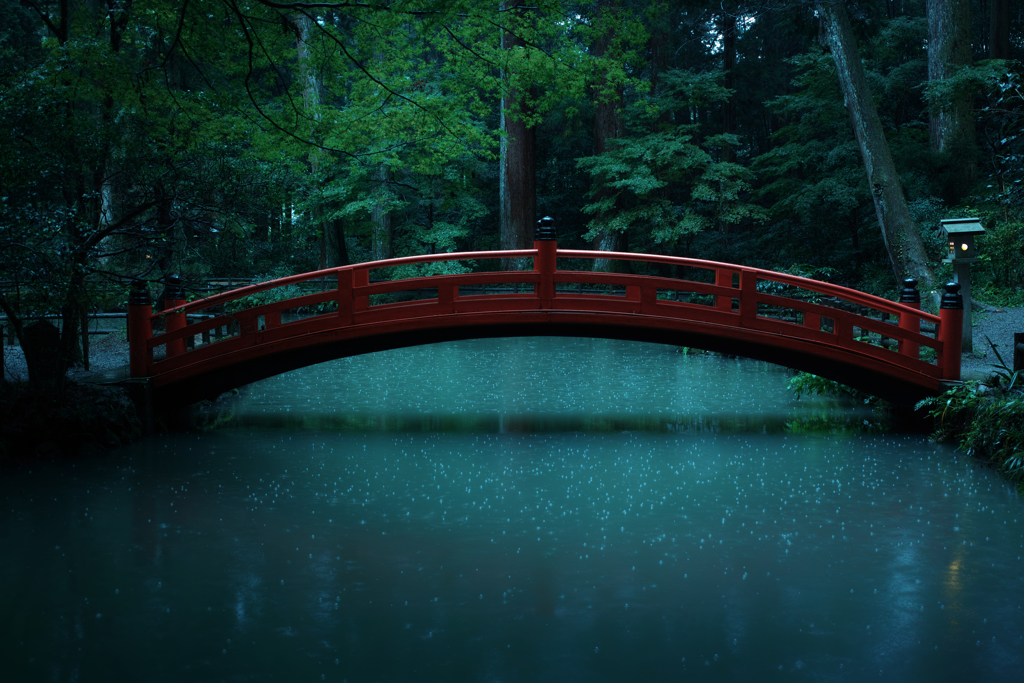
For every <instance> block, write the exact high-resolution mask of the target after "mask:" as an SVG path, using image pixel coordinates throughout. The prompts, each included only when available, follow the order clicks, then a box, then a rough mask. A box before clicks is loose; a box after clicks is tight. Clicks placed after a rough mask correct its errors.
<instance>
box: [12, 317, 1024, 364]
mask: <svg viewBox="0 0 1024 683" xmlns="http://www.w3.org/2000/svg"><path fill="white" fill-rule="evenodd" d="M973 323H974V351H973V352H972V353H965V354H964V355H963V366H962V370H961V377H963V379H983V378H984V377H986V376H987V375H989V374H991V372H992V365H993V363H996V362H997V360H996V357H995V354H994V353H992V349H991V348H990V347H989V345H988V342H987V341H986V340H985V337H986V335H987V336H988V337H989V338H990V339H991V340H992V342H993V343H995V344H996V345H997V348H998V349H999V353H1000V354H1001V355H1002V356H1003V360H1005V361H1006V364H1007V365H1010V366H1011V367H1012V366H1013V334H1014V333H1015V332H1024V308H1006V309H1002V308H1001V309H997V310H995V311H985V312H981V311H977V312H975V313H974V319H973ZM89 346H90V348H89V366H90V371H89V372H86V371H85V370H84V369H83V368H80V367H79V368H74V369H72V371H71V372H70V373H68V376H69V377H70V378H71V379H74V380H78V381H116V380H118V379H123V378H125V377H126V376H127V365H128V342H126V341H125V340H124V338H123V336H122V334H118V333H114V334H107V335H103V336H100V337H98V338H97V337H93V340H91V343H90V345H89ZM4 377H5V378H6V379H7V380H8V381H24V380H27V379H28V372H27V370H26V368H25V357H24V355H23V354H22V353H21V347H19V346H7V347H5V348H4Z"/></svg>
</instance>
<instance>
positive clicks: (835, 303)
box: [129, 239, 963, 381]
mask: <svg viewBox="0 0 1024 683" xmlns="http://www.w3.org/2000/svg"><path fill="white" fill-rule="evenodd" d="M496 259H530V260H532V263H533V269H532V270H522V271H479V270H478V271H477V272H467V271H472V270H473V269H474V268H476V267H478V266H479V265H480V263H481V262H484V261H491V262H492V263H496V261H495V260H496ZM559 259H561V260H562V261H563V264H564V263H566V261H567V260H569V259H571V260H574V261H577V263H578V260H583V261H589V260H594V259H608V260H619V261H631V262H634V263H637V264H640V265H639V267H640V268H641V269H647V270H650V271H656V270H658V269H661V270H665V271H670V270H671V269H672V268H671V267H675V268H676V269H677V270H678V269H682V270H683V271H685V272H686V273H688V274H693V275H696V274H697V273H703V274H704V276H703V278H702V279H680V278H675V277H667V276H664V275H635V274H627V273H604V272H592V271H589V270H559V269H558V267H557V266H558V262H559ZM429 264H447V265H446V267H447V268H448V269H449V270H455V271H463V272H450V273H442V274H435V275H420V276H416V277H407V278H402V279H384V280H380V281H371V280H372V279H371V273H373V272H374V271H384V270H387V269H391V270H394V269H396V268H408V267H410V266H419V267H431V266H430V265H429ZM434 267H436V266H434ZM666 267H667V268H666ZM323 278H330V281H331V282H336V286H335V287H332V288H330V289H326V290H324V291H315V292H312V293H303V292H301V291H299V290H298V287H297V285H299V284H300V283H303V282H308V281H311V280H322V279H323ZM175 286H176V284H175V283H171V287H170V289H169V291H168V294H167V296H166V299H168V306H169V308H168V309H167V310H164V311H161V312H157V313H153V312H152V310H151V308H150V304H149V300H148V294H147V293H146V292H145V290H144V289H143V288H141V287H137V288H136V289H134V290H133V294H132V298H131V303H130V306H129V335H130V342H131V374H132V376H133V377H154V376H160V375H163V374H166V373H174V372H176V371H178V370H180V369H181V368H184V367H186V366H189V365H192V364H194V363H201V362H205V361H209V360H211V359H215V358H217V357H218V356H226V355H228V354H230V353H232V352H235V351H238V350H242V349H246V348H249V347H252V346H257V345H260V344H269V343H275V342H280V341H281V340H284V339H288V338H290V337H298V336H301V335H307V334H311V333H315V332H318V331H323V330H329V329H341V328H349V327H357V326H363V325H373V324H380V323H387V322H389V321H401V320H409V319H413V318H432V317H433V318H437V317H439V316H453V315H454V316H458V315H459V314H495V315H496V316H500V315H501V314H503V313H508V312H517V311H519V312H522V311H562V312H580V313H587V312H589V313H604V314H621V315H623V316H641V317H643V318H644V319H646V320H647V321H650V320H655V322H654V323H653V324H657V320H664V321H666V323H669V322H671V321H695V322H699V323H700V324H702V325H708V326H713V327H716V328H720V329H725V328H728V329H730V330H737V329H739V330H747V331H749V332H752V333H753V332H757V333H763V334H768V335H774V336H773V339H777V340H779V343H780V344H782V345H785V344H786V343H794V344H795V343H797V342H801V343H807V342H810V343H813V344H817V345H821V346H824V347H831V348H835V349H847V350H855V351H856V352H858V353H860V354H863V355H866V356H870V357H874V358H877V359H880V360H884V361H885V362H887V363H889V364H891V365H893V366H895V367H899V368H903V369H905V370H907V371H910V372H913V373H917V374H919V375H923V376H925V377H930V378H932V379H933V380H941V381H948V380H957V379H959V377H960V343H959V340H960V325H961V320H962V313H963V311H962V302H960V303H959V308H957V305H958V300H959V296H958V294H957V290H958V289H959V285H954V284H950V285H947V286H946V288H947V292H946V295H945V296H944V298H943V307H942V308H941V310H940V315H937V316H936V315H933V314H930V313H927V312H925V311H921V310H919V305H915V304H913V303H895V302H892V301H888V300H886V299H882V298H880V297H876V296H872V295H869V294H865V293H862V292H858V291H855V290H852V289H848V288H845V287H840V286H838V285H833V284H830V283H827V282H820V281H817V280H811V279H807V278H803V277H798V276H794V275H787V274H785V273H777V272H773V271H768V270H761V269H757V268H748V267H746V266H741V265H736V264H729V263H719V262H713V261H704V260H700V259H689V258H680V257H674V256H659V255H653V254H633V253H621V252H598V251H581V250H572V249H558V248H557V243H556V242H555V241H554V240H553V239H538V241H536V242H534V248H533V249H521V250H516V251H486V252H462V253H453V254H433V255H423V256H412V257H408V258H398V259H390V260H387V261H375V262H369V263H358V264H353V265H349V266H342V267H339V268H331V269H327V270H321V271H316V272H311V273H304V274H301V275H293V276H289V277H285V278H280V279H277V280H271V281H268V282H263V283H259V284H254V285H249V286H246V287H241V288H239V289H235V290H232V291H229V292H223V293H219V294H215V295H213V296H210V297H207V298H204V299H200V300H197V301H192V302H188V303H186V302H185V301H184V300H183V299H184V295H183V294H182V293H181V292H180V291H179V292H177V293H175V291H174V287H175ZM498 286H506V287H508V286H511V287H512V288H514V289H510V290H509V291H506V292H500V293H492V292H493V288H495V287H498ZM489 288H490V289H489ZM519 289H522V290H523V291H518V290H519ZM474 292H482V293H474ZM424 293H426V295H427V297H428V298H415V297H416V296H417V295H418V296H423V294H424ZM911 298H912V297H911ZM850 308H853V309H859V310H860V311H865V312H866V313H864V312H855V311H854V310H847V309H850ZM202 312H206V313H213V314H214V316H213V317H209V318H206V319H202V320H201V321H200V322H197V323H195V324H186V322H187V321H186V316H187V315H193V314H197V313H202ZM883 318H891V321H889V320H884V319H883ZM160 322H163V324H164V325H163V326H164V332H162V333H160V334H153V328H154V323H160ZM455 324H457V323H455ZM646 324H652V323H650V322H648V323H646ZM922 326H925V327H927V328H931V329H934V330H935V335H934V336H931V335H928V334H924V333H922V331H921V330H922ZM787 340H789V341H788V342H787ZM922 349H925V350H927V349H931V351H926V352H924V353H922ZM161 350H162V353H161Z"/></svg>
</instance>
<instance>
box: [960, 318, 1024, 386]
mask: <svg viewBox="0 0 1024 683" xmlns="http://www.w3.org/2000/svg"><path fill="white" fill-rule="evenodd" d="M972 318H973V319H972V321H971V322H972V323H973V327H974V332H973V336H974V340H973V341H974V351H973V353H965V354H964V355H963V364H962V365H961V369H960V376H961V377H962V378H963V379H984V378H985V377H986V376H988V375H990V374H992V370H993V364H996V363H998V362H999V359H997V358H996V355H995V354H994V353H993V352H992V348H991V347H990V346H989V345H988V341H987V340H986V339H985V337H986V336H987V337H988V338H989V339H991V340H992V343H993V344H995V345H996V348H997V350H998V351H999V355H1001V356H1002V357H1003V360H1004V361H1006V364H1007V365H1009V366H1010V367H1011V368H1012V367H1013V335H1014V333H1015V332H1024V308H1000V309H997V310H995V311H991V312H989V311H985V312H982V311H974V312H973V313H972Z"/></svg>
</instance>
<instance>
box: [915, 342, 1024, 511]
mask: <svg viewBox="0 0 1024 683" xmlns="http://www.w3.org/2000/svg"><path fill="white" fill-rule="evenodd" d="M988 343H989V346H991V347H992V351H993V352H994V353H995V356H996V359H997V360H998V364H996V365H994V366H993V369H994V371H993V374H992V375H991V377H990V378H989V379H988V380H986V381H985V382H980V383H979V382H964V383H963V384H962V385H960V386H958V387H955V388H953V389H951V390H949V391H947V392H945V393H943V394H941V395H939V396H936V397H934V398H929V399H925V400H924V401H921V402H920V403H919V404H918V405H917V408H918V409H922V408H923V409H926V410H927V412H928V414H929V415H930V416H931V417H932V418H933V419H934V420H935V438H936V439H938V440H941V441H955V442H956V443H957V445H958V446H959V447H960V448H962V449H963V450H964V451H965V452H966V453H967V454H968V455H970V456H973V457H975V458H978V459H980V460H983V461H986V462H990V463H992V464H993V465H995V466H996V467H997V468H998V469H999V471H1000V472H1002V473H1003V474H1004V475H1005V476H1006V477H1007V478H1008V479H1010V480H1011V481H1013V482H1014V483H1015V484H1017V488H1018V491H1021V492H1024V377H1022V376H1021V373H1020V372H1014V371H1013V370H1012V369H1011V368H1010V367H1008V366H1007V365H1006V363H1005V362H1004V360H1003V358H1002V356H1001V355H1000V354H999V351H998V349H997V348H996V346H995V345H994V344H993V343H992V340H991V339H989V340H988Z"/></svg>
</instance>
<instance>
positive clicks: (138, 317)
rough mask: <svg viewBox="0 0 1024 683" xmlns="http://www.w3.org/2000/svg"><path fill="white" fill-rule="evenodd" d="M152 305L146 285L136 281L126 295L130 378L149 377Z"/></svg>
mask: <svg viewBox="0 0 1024 683" xmlns="http://www.w3.org/2000/svg"><path fill="white" fill-rule="evenodd" d="M152 317H153V303H152V301H151V300H150V298H149V290H148V289H146V283H145V282H143V281H142V280H136V281H135V282H133V283H132V290H131V294H129V295H128V367H129V369H130V372H131V376H132V377H146V376H148V375H149V364H150V361H152V355H153V354H152V352H151V351H150V349H149V340H150V339H151V338H152V337H153V322H152Z"/></svg>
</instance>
